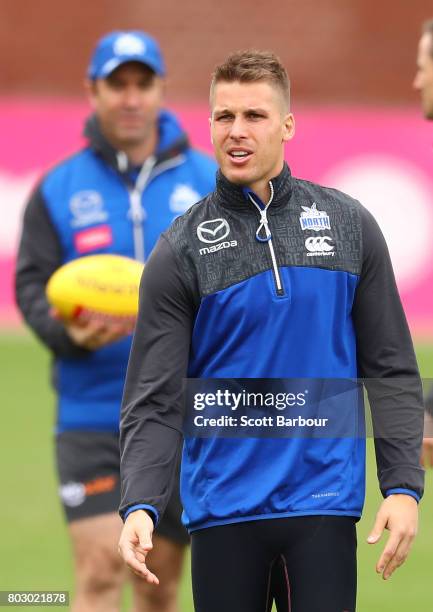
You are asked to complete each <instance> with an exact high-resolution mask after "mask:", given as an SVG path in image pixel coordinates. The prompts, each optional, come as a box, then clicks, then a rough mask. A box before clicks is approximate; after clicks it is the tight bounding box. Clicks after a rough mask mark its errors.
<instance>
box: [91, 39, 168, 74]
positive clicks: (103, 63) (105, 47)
mask: <svg viewBox="0 0 433 612" xmlns="http://www.w3.org/2000/svg"><path fill="white" fill-rule="evenodd" d="M126 62H140V63H141V64H145V65H146V66H148V67H149V68H151V69H152V70H153V71H154V72H155V74H157V75H159V76H164V75H165V65H164V60H163V58H162V54H161V50H160V48H159V45H158V43H157V42H156V40H155V39H154V38H152V37H151V36H149V34H146V33H145V32H140V31H139V30H131V31H125V32H110V33H109V34H106V35H105V36H103V37H102V38H101V39H100V40H99V41H98V43H97V45H96V47H95V50H94V51H93V55H92V58H91V61H90V65H89V68H88V70H87V76H88V77H89V79H91V80H92V81H94V80H95V79H105V78H106V77H107V76H108V75H109V74H111V73H112V72H113V70H116V68H118V67H119V66H121V65H122V64H125V63H126Z"/></svg>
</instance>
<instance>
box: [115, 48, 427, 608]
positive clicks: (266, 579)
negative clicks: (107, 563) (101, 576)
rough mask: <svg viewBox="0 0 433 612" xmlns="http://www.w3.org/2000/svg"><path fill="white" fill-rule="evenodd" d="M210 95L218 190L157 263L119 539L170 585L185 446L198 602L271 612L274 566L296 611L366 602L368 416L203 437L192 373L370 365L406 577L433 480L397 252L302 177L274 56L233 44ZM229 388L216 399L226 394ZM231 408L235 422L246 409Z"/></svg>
mask: <svg viewBox="0 0 433 612" xmlns="http://www.w3.org/2000/svg"><path fill="white" fill-rule="evenodd" d="M210 102H211V136H212V142H213V146H214V150H215V154H216V158H217V160H218V163H219V166H220V171H219V172H218V175H217V185H216V189H215V191H214V192H213V193H212V194H210V195H209V196H207V197H206V198H204V200H203V201H201V202H200V203H199V204H197V205H195V206H193V207H192V208H191V209H190V210H189V211H188V213H187V214H185V215H183V216H181V217H180V218H179V219H176V221H175V222H174V223H173V224H172V226H171V227H170V228H169V229H168V230H167V231H165V232H164V233H163V234H162V235H161V238H160V239H159V241H158V244H157V245H156V247H155V249H154V251H153V253H152V256H151V258H150V260H149V262H148V265H147V266H146V268H145V270H144V273H143V277H142V283H141V289H140V307H139V315H138V320H137V326H136V330H135V335H134V341H133V345H132V352H131V357H130V361H129V365H128V373H127V378H126V384H125V393H124V399H123V407H122V419H121V428H120V446H121V454H122V455H121V478H122V501H121V506H120V514H121V516H122V518H123V519H124V521H125V525H124V528H123V532H122V536H121V539H120V542H119V547H120V551H121V553H122V555H123V557H124V559H125V561H126V563H127V564H128V566H129V567H131V568H132V569H133V570H134V571H135V572H136V573H137V574H138V575H141V576H142V577H143V579H144V580H146V581H148V582H150V583H157V582H158V576H157V574H156V573H155V572H153V571H152V568H151V567H148V565H147V555H148V554H149V551H151V550H152V533H153V529H154V527H155V526H157V525H158V523H159V517H160V516H161V514H162V513H163V511H164V507H165V504H166V503H167V499H168V497H169V492H170V489H171V485H172V483H173V481H174V480H175V473H174V470H173V468H172V466H173V463H174V461H175V459H176V458H177V457H178V455H179V453H180V452H182V469H181V492H182V502H183V507H184V515H183V516H184V522H185V524H186V525H187V527H188V529H189V531H190V532H191V542H192V579H193V592H194V602H195V609H196V611H197V612H222V611H224V612H263V610H266V609H268V610H270V608H271V606H272V602H271V601H270V600H271V599H272V597H270V595H272V591H271V588H270V585H271V573H272V568H273V567H275V565H276V564H277V565H278V567H279V569H281V567H282V570H283V571H282V572H280V574H279V578H280V583H281V585H280V586H281V587H284V589H285V601H283V600H281V598H279V599H280V601H279V610H289V609H290V610H291V611H292V612H342V611H343V610H345V611H347V612H353V611H354V610H355V600H356V531H355V523H356V521H357V520H358V519H359V517H360V515H361V511H362V506H363V501H364V479H365V440H363V439H362V434H361V435H360V434H359V433H358V432H359V429H357V430H356V433H357V435H344V433H343V435H339V434H337V436H338V437H337V436H336V435H332V436H322V437H311V436H309V437H308V436H307V437H305V436H298V437H294V436H292V437H284V436H280V437H278V436H275V435H273V436H271V437H269V436H266V432H265V431H262V432H261V433H262V434H263V435H259V434H258V433H256V434H255V433H254V430H253V431H252V432H251V433H250V436H251V437H248V435H240V434H239V432H237V435H218V433H219V432H217V433H215V430H210V431H209V433H208V434H204V433H201V432H199V433H197V434H196V435H193V433H191V431H193V430H190V429H188V427H189V422H190V421H189V420H188V419H190V412H189V411H188V410H189V409H191V410H193V407H192V408H191V406H190V404H193V402H184V394H183V380H184V379H185V378H186V377H189V378H190V379H194V380H193V381H191V384H192V383H193V382H196V381H197V379H198V381H199V383H202V384H207V385H215V384H216V383H215V379H241V380H242V385H246V384H247V382H248V381H251V379H256V380H258V382H257V384H264V383H263V379H267V380H271V381H275V380H276V379H277V380H278V379H309V380H312V381H313V383H314V380H315V379H316V380H317V379H319V380H321V379H328V380H330V381H331V382H332V379H334V380H335V379H340V380H341V379H344V380H346V381H347V380H351V379H356V378H359V377H360V378H363V379H367V382H366V385H367V388H368V392H369V398H370V401H371V403H372V408H373V410H372V414H373V423H374V426H375V433H377V434H378V435H376V439H375V446H376V456H377V465H378V477H379V484H380V489H381V492H382V494H383V496H384V497H385V499H384V501H383V502H382V504H381V506H380V509H379V512H378V514H377V518H376V522H375V525H374V528H373V530H372V532H371V533H370V536H369V538H368V541H369V543H371V544H374V543H376V542H377V541H378V540H379V539H380V537H381V535H382V533H383V531H384V529H385V528H387V529H389V532H390V535H389V538H388V540H387V543H386V545H385V547H384V550H383V552H382V554H381V555H380V557H379V560H378V562H377V566H376V571H377V572H378V573H380V574H381V575H383V577H384V578H385V579H387V578H389V576H391V574H392V573H393V572H394V570H395V569H396V568H397V567H398V566H399V565H401V564H402V563H403V562H404V560H405V559H406V557H407V555H408V553H409V549H410V546H411V543H412V540H413V538H414V537H415V534H416V530H417V517H418V505H417V504H418V501H419V499H420V497H421V495H422V492H423V482H424V480H423V479H424V472H423V470H422V468H421V467H420V466H419V456H420V448H421V440H422V425H423V408H422V392H421V384H420V379H419V373H418V368H417V364H416V359H415V355H414V351H413V346H412V342H411V338H410V335H409V331H408V327H407V323H406V320H405V316H404V312H403V309H402V306H401V303H400V299H399V296H398V291H397V288H396V284H395V280H394V276H393V272H392V266H391V262H390V258H389V254H388V251H387V248H386V244H385V241H384V239H383V236H382V233H381V231H380V229H379V227H378V225H377V223H376V222H375V220H374V219H373V217H372V215H371V214H370V213H369V212H368V211H367V210H366V209H365V208H364V207H362V205H361V204H360V203H359V202H357V201H356V200H353V199H352V198H350V197H349V196H347V195H346V194H343V193H341V192H339V191H337V190H334V189H329V188H325V187H321V186H319V185H316V184H314V183H310V182H308V181H303V180H300V179H297V178H295V177H293V176H292V175H291V172H290V170H289V168H288V166H287V164H286V163H285V162H284V144H285V143H286V142H288V141H289V140H290V139H291V138H292V136H293V134H294V118H293V115H292V114H291V112H290V108H289V81H288V77H287V73H286V71H285V69H284V66H282V64H281V62H280V61H279V60H278V58H277V57H276V56H275V55H274V54H272V53H269V52H260V51H244V52H238V53H234V54H232V55H231V56H229V58H228V59H227V60H226V62H224V63H223V64H221V65H220V66H218V67H217V69H216V70H215V73H214V76H213V81H212V85H211V96H210ZM400 379H405V382H404V384H403V383H401V382H400ZM202 381H207V382H202ZM260 381H261V382H260ZM217 382H218V381H217ZM235 382H236V381H235ZM313 383H312V384H313ZM378 383H380V384H378ZM248 384H249V385H251V384H252V383H251V382H249V383H248ZM386 385H387V387H386ZM390 386H393V387H394V389H392V388H391V390H390ZM240 388H241V389H242V387H240ZM394 390H395V392H394ZM219 391H220V392H221V394H222V391H223V390H222V389H219ZM241 395H242V393H241ZM214 397H217V395H215V396H212V395H211V398H210V400H209V406H207V407H206V411H204V412H203V413H199V414H206V412H208V411H209V410H214V408H215V399H214ZM299 397H301V396H299ZM301 399H302V398H301ZM302 401H304V400H303V399H302ZM302 401H301V404H302ZM304 403H305V402H304ZM185 404H187V405H186V408H187V412H186V413H185ZM343 404H344V402H343ZM331 405H332V402H331ZM224 409H225V410H226V412H225V413H224V412H223V411H224ZM221 410H222V413H221V414H222V422H223V424H222V425H220V429H221V432H220V433H222V434H223V433H224V431H222V430H223V428H224V427H225V424H224V423H226V420H227V419H230V418H232V419H234V420H236V413H235V412H233V407H230V406H227V405H226V406H223V408H222V409H221ZM250 412H251V411H250V410H249V409H248V410H247V414H248V413H250ZM227 413H229V414H230V417H227ZM212 414H213V413H212ZM185 417H186V419H185ZM333 418H334V420H335V421H336V425H337V426H339V424H340V414H334V417H333ZM208 420H209V427H210V428H212V427H213V426H214V425H217V419H208ZM259 420H260V419H259ZM212 421H214V423H212ZM199 422H200V423H202V422H204V419H203V420H200V419H199ZM265 425H266V424H265ZM378 425H380V426H381V427H380V429H379V427H378ZM390 425H392V426H393V427H392V428H391V429H388V427H389V426H390ZM230 426H231V425H230ZM262 429H263V430H264V429H265V427H263V428H262ZM256 431H258V430H256ZM334 431H335V430H334ZM361 431H362V430H361ZM183 434H184V443H183V445H182V437H183ZM156 546H157V544H155V548H156ZM273 588H274V589H275V584H274V587H273ZM273 592H275V590H274V591H273Z"/></svg>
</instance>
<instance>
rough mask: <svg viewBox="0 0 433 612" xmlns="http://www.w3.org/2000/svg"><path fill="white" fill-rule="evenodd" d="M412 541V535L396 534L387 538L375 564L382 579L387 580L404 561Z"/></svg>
mask: <svg viewBox="0 0 433 612" xmlns="http://www.w3.org/2000/svg"><path fill="white" fill-rule="evenodd" d="M412 542H413V537H412V536H409V535H406V536H403V534H398V535H397V534H396V535H395V536H394V537H390V538H389V540H388V543H387V545H386V546H385V548H384V550H383V553H382V555H381V556H380V559H379V561H378V562H377V565H376V571H377V573H378V574H382V577H383V579H384V580H388V578H389V577H390V576H391V575H392V574H393V572H394V571H395V570H396V569H397V568H398V567H400V566H401V565H403V563H404V562H405V561H406V559H407V556H408V554H409V551H410V549H411V546H412Z"/></svg>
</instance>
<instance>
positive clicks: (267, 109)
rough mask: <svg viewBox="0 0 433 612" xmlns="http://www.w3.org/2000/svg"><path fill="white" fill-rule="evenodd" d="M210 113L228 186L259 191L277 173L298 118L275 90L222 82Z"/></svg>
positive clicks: (255, 84) (261, 85)
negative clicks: (291, 112) (286, 143)
mask: <svg viewBox="0 0 433 612" xmlns="http://www.w3.org/2000/svg"><path fill="white" fill-rule="evenodd" d="M211 110H212V116H211V119H210V124H211V138H212V143H213V146H214V150H215V157H216V159H217V162H218V164H219V166H220V168H221V171H222V173H223V174H224V176H225V177H226V178H227V179H228V180H229V181H231V182H233V183H236V184H239V185H247V186H249V187H251V189H253V190H255V191H256V190H257V189H258V187H261V186H263V185H264V184H265V183H266V182H268V181H269V180H270V179H271V178H273V177H274V176H277V174H279V172H280V171H281V169H282V167H283V161H284V147H283V143H284V142H285V141H287V140H290V138H292V136H293V134H294V119H293V115H291V114H290V113H288V111H287V108H286V105H285V102H284V99H283V95H282V93H281V92H280V91H279V89H278V88H277V87H276V86H274V85H272V84H270V83H267V82H266V81H257V82H253V83H240V82H239V81H234V82H230V83H228V82H225V81H221V82H219V83H217V84H216V85H215V88H214V91H213V97H212V109H211Z"/></svg>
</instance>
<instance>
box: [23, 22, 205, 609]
mask: <svg viewBox="0 0 433 612" xmlns="http://www.w3.org/2000/svg"><path fill="white" fill-rule="evenodd" d="M87 76H88V79H87V85H86V87H87V93H88V97H89V101H90V104H91V106H92V107H93V111H94V112H93V114H92V116H91V117H90V118H89V119H88V121H87V122H86V126H85V131H84V134H85V137H86V139H87V141H88V143H87V146H86V147H85V148H84V149H82V150H81V151H79V152H78V153H76V154H75V155H73V156H71V157H70V158H68V159H66V160H65V161H63V162H61V163H59V164H57V165H56V166H55V167H54V168H53V169H52V170H50V171H49V172H48V173H47V174H46V175H45V176H44V177H43V178H42V179H41V181H40V183H39V185H38V186H37V188H36V190H35V191H34V193H33V194H32V196H31V198H30V201H29V202H28V205H27V208H26V211H25V215H24V222H23V230H22V237H21V242H20V247H19V253H18V262H17V273H16V294H17V301H18V304H19V307H20V309H21V311H22V313H23V315H24V318H25V320H26V321H27V323H28V324H29V325H30V327H31V328H32V329H33V330H34V331H35V333H36V334H37V336H38V337H39V338H40V339H41V340H42V342H44V344H45V345H46V346H47V347H48V348H49V349H50V350H51V351H52V352H53V356H54V377H53V378H54V381H55V387H56V390H57V393H58V419H57V435H56V450H57V467H58V474H59V480H60V496H61V499H62V502H63V505H64V509H65V513H66V517H67V520H68V523H69V532H70V535H71V538H72V545H73V554H74V562H75V572H76V595H75V600H74V602H73V609H74V610H79V611H80V612H83V611H87V610H89V611H91V612H96V611H97V610H101V611H103V612H108V611H111V610H113V611H114V610H118V609H119V606H120V594H121V587H122V584H123V582H124V579H125V573H124V566H123V564H122V563H121V560H120V558H119V556H118V553H117V541H118V538H119V533H120V529H121V521H120V519H119V517H118V515H117V512H116V511H117V508H118V505H119V498H120V482H119V450H118V427H119V408H120V404H121V396H122V391H123V382H124V377H125V373H126V367H127V361H128V355H129V350H130V344H131V336H130V334H131V331H132V329H131V325H130V324H119V323H108V322H106V321H105V322H101V321H100V320H97V319H93V318H88V319H86V320H77V321H72V322H61V321H59V320H56V319H55V318H53V317H52V316H51V315H50V308H49V305H48V303H47V300H46V298H45V285H46V283H47V281H48V279H49V277H50V276H51V274H52V273H53V272H54V271H55V270H56V269H57V268H58V267H59V266H61V265H62V264H64V263H65V262H68V261H70V260H73V259H75V258H78V257H83V256H86V255H91V254H95V253H116V254H120V255H126V256H129V257H133V258H136V259H138V260H140V261H145V260H146V259H147V257H148V256H149V254H150V252H151V251H152V249H153V247H154V245H155V243H156V241H157V239H158V237H159V235H160V234H161V232H162V231H163V230H165V229H166V228H167V227H168V226H169V225H170V223H171V222H172V221H173V219H175V218H176V217H177V216H178V215H179V214H181V213H183V212H185V211H186V210H187V209H188V208H189V207H190V206H191V205H192V204H193V203H194V202H196V201H197V200H199V199H200V198H202V197H203V196H204V195H206V194H207V193H208V192H209V191H211V190H212V189H213V188H214V184H215V169H216V167H215V164H214V162H213V161H212V160H211V158H209V157H208V156H206V155H204V154H202V153H200V152H198V151H196V150H194V149H193V148H191V146H190V145H189V142H188V138H187V136H186V134H185V132H184V131H183V129H182V128H181V126H180V125H179V123H178V120H177V119H176V117H175V116H174V115H173V114H172V113H170V112H168V111H166V110H163V109H162V103H163V97H164V87H165V83H164V76H165V66H164V61H163V58H162V55H161V52H160V49H159V47H158V44H157V43H156V41H155V40H154V39H153V38H151V37H150V36H149V35H148V34H145V33H144V32H140V31H128V32H112V33H109V34H107V35H106V36H104V37H103V38H102V39H101V40H100V41H99V42H98V43H97V46H96V48H95V50H94V53H93V56H92V58H91V62H90V65H89V69H88V75H87ZM180 513H181V507H180V502H179V498H178V491H177V490H175V491H174V494H173V496H172V497H171V500H170V503H169V504H168V507H167V511H166V513H165V517H164V519H163V520H162V522H161V526H160V529H159V531H158V533H157V535H156V539H157V541H158V548H157V549H156V550H155V553H154V556H153V560H152V563H153V565H154V567H155V568H158V571H159V572H160V573H161V576H162V583H163V587H162V590H159V589H156V588H155V587H152V586H150V585H146V584H145V583H144V582H143V581H139V580H137V578H136V577H135V576H133V575H132V578H133V590H134V606H135V609H136V610H143V611H145V612H174V611H175V610H177V609H178V608H177V603H176V597H177V586H178V583H179V578H180V574H181V568H182V560H183V556H184V550H185V545H186V544H187V543H188V541H189V538H188V534H187V532H186V531H185V529H184V528H183V526H182V524H181V522H180Z"/></svg>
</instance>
